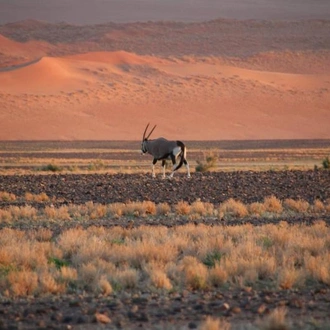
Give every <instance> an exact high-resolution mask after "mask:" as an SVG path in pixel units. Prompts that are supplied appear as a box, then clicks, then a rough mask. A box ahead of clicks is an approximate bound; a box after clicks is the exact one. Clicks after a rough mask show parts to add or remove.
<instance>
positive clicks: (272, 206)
mask: <svg viewBox="0 0 330 330" xmlns="http://www.w3.org/2000/svg"><path fill="white" fill-rule="evenodd" d="M264 207H265V211H266V212H270V213H282V212H283V206H282V202H281V201H280V200H279V199H278V198H276V197H275V196H269V197H266V198H265V199H264Z"/></svg>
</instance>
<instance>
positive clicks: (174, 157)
mask: <svg viewBox="0 0 330 330" xmlns="http://www.w3.org/2000/svg"><path fill="white" fill-rule="evenodd" d="M174 150H175V149H174ZM177 155H178V154H177ZM177 155H175V154H174V151H173V154H171V160H172V164H173V167H172V173H171V174H170V176H169V178H173V175H174V172H175V170H176V167H177V166H176V157H177Z"/></svg>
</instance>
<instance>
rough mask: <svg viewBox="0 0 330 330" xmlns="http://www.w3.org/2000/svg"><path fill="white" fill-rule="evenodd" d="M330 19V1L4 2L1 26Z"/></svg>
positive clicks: (0, 10)
mask: <svg viewBox="0 0 330 330" xmlns="http://www.w3.org/2000/svg"><path fill="white" fill-rule="evenodd" d="M215 18H236V19H253V18H257V19H306V18H307V19H310V18H311V19H314V18H316V19H330V0H0V24H5V23H9V22H15V21H19V20H24V19H37V20H43V21H48V22H52V23H56V22H63V21H65V22H68V23H73V24H96V23H105V22H132V21H148V20H179V21H201V20H210V19H215Z"/></svg>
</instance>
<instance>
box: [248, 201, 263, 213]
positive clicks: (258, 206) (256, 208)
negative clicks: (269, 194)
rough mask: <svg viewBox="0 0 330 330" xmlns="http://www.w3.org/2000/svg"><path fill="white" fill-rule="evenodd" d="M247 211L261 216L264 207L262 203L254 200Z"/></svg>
mask: <svg viewBox="0 0 330 330" xmlns="http://www.w3.org/2000/svg"><path fill="white" fill-rule="evenodd" d="M248 210H249V213H250V214H252V215H255V216H261V215H263V214H264V213H265V211H266V207H265V205H264V204H263V203H259V202H254V203H251V204H250V205H249V206H248Z"/></svg>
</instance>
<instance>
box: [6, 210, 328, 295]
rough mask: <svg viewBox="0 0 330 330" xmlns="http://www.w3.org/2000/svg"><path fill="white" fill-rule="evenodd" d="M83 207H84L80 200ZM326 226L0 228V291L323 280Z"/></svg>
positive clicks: (284, 285)
mask: <svg viewBox="0 0 330 330" xmlns="http://www.w3.org/2000/svg"><path fill="white" fill-rule="evenodd" d="M84 210H85V211H87V209H86V206H84ZM329 237H330V228H329V227H328V226H327V224H326V223H325V222H324V221H317V222H315V223H314V224H313V225H309V226H307V225H304V224H299V225H289V224H288V223H286V222H283V221H282V222H281V223H279V224H276V225H275V224H267V225H263V226H260V227H254V226H252V225H240V226H223V225H221V226H220V225H219V226H217V225H214V226H212V227H211V226H206V225H194V224H188V225H183V226H175V227H172V228H167V227H162V226H137V227H134V228H132V229H130V230H127V229H125V228H121V227H111V228H106V227H96V226H90V227H89V228H88V229H83V228H78V227H76V228H72V229H68V230H63V231H62V232H61V233H60V234H58V233H57V231H55V232H53V231H52V230H50V229H48V228H40V229H37V230H24V231H21V230H15V229H8V228H3V229H1V230H0V275H1V281H0V295H1V294H3V295H11V296H20V295H29V294H32V295H33V294H46V293H47V292H49V293H51V294H56V293H61V292H72V290H79V291H81V290H85V291H88V292H94V293H96V294H103V295H111V294H112V293H114V292H117V291H121V290H133V289H138V290H175V291H176V290H184V289H193V290H202V289H212V288H213V287H221V286H227V285H230V286H239V287H243V286H246V285H248V286H250V287H254V286H258V285H260V281H265V282H267V285H269V286H272V287H274V288H275V287H276V288H280V289H282V290H288V289H293V288H295V287H303V286H304V285H306V284H310V283H318V284H319V285H320V284H321V285H330V276H329V271H328V270H329V269H330V257H329V247H330V240H329Z"/></svg>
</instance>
